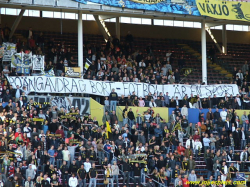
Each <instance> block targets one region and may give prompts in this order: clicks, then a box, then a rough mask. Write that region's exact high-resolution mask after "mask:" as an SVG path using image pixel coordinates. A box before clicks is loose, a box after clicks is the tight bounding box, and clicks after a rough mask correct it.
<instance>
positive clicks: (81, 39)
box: [78, 10, 83, 78]
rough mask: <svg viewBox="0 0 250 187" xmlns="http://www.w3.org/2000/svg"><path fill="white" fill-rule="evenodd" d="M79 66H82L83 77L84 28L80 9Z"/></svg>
mask: <svg viewBox="0 0 250 187" xmlns="http://www.w3.org/2000/svg"><path fill="white" fill-rule="evenodd" d="M78 67H80V72H81V77H82V78H83V29H82V11H81V10H79V11H78Z"/></svg>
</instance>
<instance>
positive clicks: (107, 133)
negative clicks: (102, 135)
mask: <svg viewBox="0 0 250 187" xmlns="http://www.w3.org/2000/svg"><path fill="white" fill-rule="evenodd" d="M109 132H110V133H111V127H110V125H109V122H107V121H106V136H107V139H108V138H109Z"/></svg>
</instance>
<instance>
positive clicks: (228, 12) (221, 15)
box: [196, 0, 250, 21]
mask: <svg viewBox="0 0 250 187" xmlns="http://www.w3.org/2000/svg"><path fill="white" fill-rule="evenodd" d="M196 5H197V8H198V10H199V12H200V14H201V15H202V16H209V17H213V18H217V19H227V20H237V21H250V3H249V2H238V1H222V0H196Z"/></svg>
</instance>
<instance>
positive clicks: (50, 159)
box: [49, 157, 55, 165]
mask: <svg viewBox="0 0 250 187" xmlns="http://www.w3.org/2000/svg"><path fill="white" fill-rule="evenodd" d="M49 162H50V164H52V165H54V164H55V158H54V157H53V158H52V157H50V158H49Z"/></svg>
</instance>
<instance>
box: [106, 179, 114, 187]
mask: <svg viewBox="0 0 250 187" xmlns="http://www.w3.org/2000/svg"><path fill="white" fill-rule="evenodd" d="M108 180H109V183H108V185H107V187H109V184H111V185H110V186H111V187H114V181H113V179H112V178H108Z"/></svg>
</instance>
